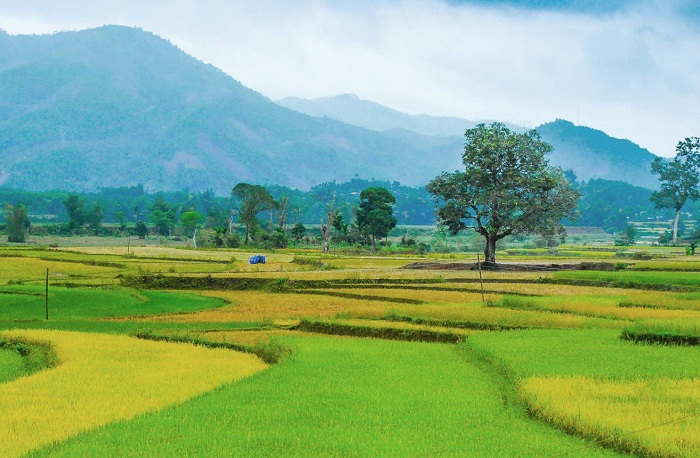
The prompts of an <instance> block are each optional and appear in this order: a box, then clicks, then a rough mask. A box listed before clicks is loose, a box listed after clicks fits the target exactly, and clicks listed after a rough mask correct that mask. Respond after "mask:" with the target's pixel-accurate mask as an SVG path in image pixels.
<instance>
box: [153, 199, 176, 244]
mask: <svg viewBox="0 0 700 458" xmlns="http://www.w3.org/2000/svg"><path fill="white" fill-rule="evenodd" d="M149 217H150V219H151V221H152V222H153V224H155V225H156V229H157V230H158V233H159V234H160V235H162V236H166V237H168V236H170V232H171V231H172V230H173V226H175V210H174V209H173V208H172V207H171V206H170V204H169V203H167V202H166V201H165V199H163V197H162V196H158V198H157V199H156V201H155V203H154V204H153V205H152V206H151V212H150V214H149Z"/></svg>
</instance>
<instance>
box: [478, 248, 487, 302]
mask: <svg viewBox="0 0 700 458" xmlns="http://www.w3.org/2000/svg"><path fill="white" fill-rule="evenodd" d="M476 266H477V267H478V268H479V282H480V283H481V305H482V306H483V305H484V304H485V303H486V301H485V300H484V277H483V276H482V275H481V257H480V256H479V253H477V254H476Z"/></svg>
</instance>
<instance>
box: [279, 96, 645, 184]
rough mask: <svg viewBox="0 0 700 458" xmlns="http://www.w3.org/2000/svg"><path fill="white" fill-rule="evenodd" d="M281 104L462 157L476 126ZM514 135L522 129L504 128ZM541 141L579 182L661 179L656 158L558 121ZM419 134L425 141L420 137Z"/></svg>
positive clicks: (544, 128)
mask: <svg viewBox="0 0 700 458" xmlns="http://www.w3.org/2000/svg"><path fill="white" fill-rule="evenodd" d="M277 103H279V104H281V105H283V106H286V107H288V108H291V109H293V110H296V111H299V112H301V113H306V114H308V115H311V116H325V117H329V118H333V119H337V120H339V121H342V122H345V123H348V124H353V125H356V126H361V127H365V128H367V129H372V130H376V131H379V132H384V133H386V134H388V135H391V136H393V137H395V138H398V139H401V140H403V141H406V142H408V143H411V144H414V145H421V146H423V147H427V148H432V149H434V150H437V149H439V148H444V149H445V150H449V151H453V152H456V154H459V152H460V151H461V149H462V146H463V144H464V141H463V138H462V135H463V134H464V130H465V129H469V128H472V127H474V126H475V125H476V124H478V123H485V124H489V123H491V122H493V121H488V120H482V121H471V120H468V119H463V118H455V117H440V116H429V115H424V114H421V115H411V114H407V113H402V112H400V111H397V110H393V109H391V108H388V107H385V106H382V105H380V104H377V103H375V102H370V101H367V100H362V99H360V98H359V97H357V96H356V95H354V94H341V95H337V96H334V97H320V98H316V99H301V98H298V97H286V98H284V99H281V100H278V101H277ZM504 124H506V126H508V127H509V128H510V129H511V130H513V131H516V132H522V131H525V130H526V128H525V127H523V126H518V125H513V124H508V123H504ZM536 129H537V131H538V132H540V134H541V135H542V138H543V139H544V140H545V141H546V142H547V143H549V144H551V145H552V146H553V147H554V151H553V153H552V154H551V156H550V158H549V159H550V163H551V164H552V165H555V166H558V167H561V168H563V169H565V170H572V171H574V173H575V174H576V176H577V177H578V179H579V180H584V181H587V180H590V179H591V178H604V179H608V180H619V181H626V182H629V183H631V184H634V185H637V186H642V187H647V188H656V187H657V186H658V178H657V177H655V176H653V175H652V174H651V172H650V168H651V162H652V161H653V160H654V158H655V157H656V156H655V155H654V154H652V153H650V152H649V151H648V150H646V149H644V148H641V147H640V146H639V145H636V144H635V143H633V142H631V141H629V140H622V139H618V138H613V137H610V136H608V135H607V134H606V133H605V132H602V131H600V130H596V129H591V128H590V127H585V126H576V125H574V124H573V123H571V122H569V121H566V120H562V119H557V120H555V121H552V122H549V123H546V124H543V125H541V126H538V127H536ZM416 134H421V135H416Z"/></svg>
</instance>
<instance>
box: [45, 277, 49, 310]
mask: <svg viewBox="0 0 700 458" xmlns="http://www.w3.org/2000/svg"><path fill="white" fill-rule="evenodd" d="M48 320H49V268H48V267H47V268H46V321H48Z"/></svg>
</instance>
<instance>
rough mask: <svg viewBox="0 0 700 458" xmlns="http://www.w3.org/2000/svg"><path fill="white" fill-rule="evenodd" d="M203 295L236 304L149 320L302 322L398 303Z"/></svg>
mask: <svg viewBox="0 0 700 458" xmlns="http://www.w3.org/2000/svg"><path fill="white" fill-rule="evenodd" d="M199 294H201V295H203V296H208V297H217V298H221V299H225V300H227V301H230V302H232V303H233V305H230V306H226V307H221V308H218V309H214V310H205V311H202V312H195V313H188V314H171V315H161V316H158V317H151V318H148V319H147V320H148V321H167V322H178V323H183V322H204V323H221V322H229V321H247V322H251V321H265V320H285V319H300V318H304V317H319V318H322V317H333V316H335V315H337V314H339V313H342V312H345V311H347V310H349V309H352V308H353V307H357V306H363V307H373V308H376V309H379V310H386V309H387V307H390V306H392V305H394V304H391V303H387V304H385V303H382V302H380V301H371V300H357V299H347V298H342V297H329V296H320V295H314V294H276V293H266V292H263V291H201V292H199Z"/></svg>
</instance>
